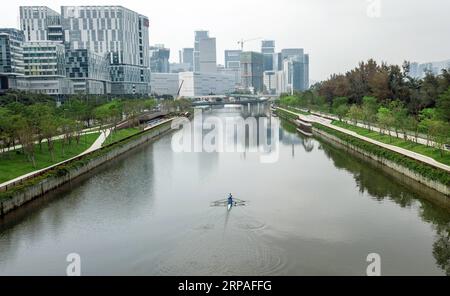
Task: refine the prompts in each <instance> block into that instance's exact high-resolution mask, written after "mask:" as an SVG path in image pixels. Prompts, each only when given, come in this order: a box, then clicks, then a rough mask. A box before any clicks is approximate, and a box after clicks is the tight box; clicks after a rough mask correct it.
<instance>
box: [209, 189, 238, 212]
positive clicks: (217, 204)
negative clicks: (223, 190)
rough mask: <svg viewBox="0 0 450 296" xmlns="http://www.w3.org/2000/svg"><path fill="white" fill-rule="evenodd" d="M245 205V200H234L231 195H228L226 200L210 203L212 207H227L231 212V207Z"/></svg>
mask: <svg viewBox="0 0 450 296" xmlns="http://www.w3.org/2000/svg"><path fill="white" fill-rule="evenodd" d="M246 205H247V202H246V201H245V200H240V199H237V198H234V197H233V195H232V194H231V193H229V194H228V198H225V199H221V200H217V201H213V202H212V203H211V206H212V207H221V206H225V207H227V209H228V210H231V208H232V207H237V206H246Z"/></svg>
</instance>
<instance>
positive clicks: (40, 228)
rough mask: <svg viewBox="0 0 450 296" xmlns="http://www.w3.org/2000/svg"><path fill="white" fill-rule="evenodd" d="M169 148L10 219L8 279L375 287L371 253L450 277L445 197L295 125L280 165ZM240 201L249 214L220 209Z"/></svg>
mask: <svg viewBox="0 0 450 296" xmlns="http://www.w3.org/2000/svg"><path fill="white" fill-rule="evenodd" d="M209 116H219V117H232V118H239V117H240V116H241V113H240V112H239V110H237V109H222V110H217V111H213V112H210V113H209ZM272 121H273V122H276V121H278V119H277V118H272ZM171 138H172V134H169V135H166V136H164V137H162V138H160V139H158V140H157V141H155V142H154V143H149V144H146V145H143V146H141V147H139V148H137V149H135V150H133V151H131V152H130V153H127V154H126V155H124V156H122V157H120V158H118V159H116V160H114V161H112V162H111V163H109V164H107V165H105V166H102V167H100V168H98V169H96V170H95V171H94V172H92V173H91V174H89V175H87V176H85V177H83V178H81V179H80V180H78V181H76V182H73V183H72V184H70V185H67V186H64V187H63V188H61V189H60V190H58V191H56V192H54V193H51V194H48V195H47V196H45V197H43V198H41V199H39V200H36V201H34V202H32V203H30V204H28V205H26V206H25V207H23V208H22V209H19V210H18V211H16V212H13V213H11V214H9V215H7V216H6V217H4V218H2V219H0V275H64V274H65V273H66V267H67V265H68V262H66V256H67V255H68V254H69V253H77V254H79V255H80V258H81V270H82V275H365V274H366V268H367V266H368V264H369V263H368V262H367V261H366V258H367V256H368V254H370V253H377V254H379V255H380V258H381V272H382V274H383V275H445V274H446V272H447V273H450V266H449V265H450V255H449V254H450V243H449V233H450V212H449V211H448V210H446V209H444V208H442V207H440V206H438V205H437V203H436V202H435V201H434V200H435V199H439V198H440V196H438V195H437V193H435V192H428V191H423V190H419V188H420V185H418V184H413V185H414V186H411V183H410V181H408V182H403V181H402V180H401V179H402V178H396V177H395V174H394V175H393V174H392V173H391V172H389V171H386V170H385V169H383V168H380V167H379V165H377V164H375V163H373V162H370V161H368V160H365V159H363V158H361V157H358V156H357V155H352V154H351V153H349V152H348V151H345V150H344V149H343V148H339V147H335V146H333V145H331V144H328V143H326V142H325V141H323V140H322V139H315V138H307V137H304V136H302V135H300V134H298V133H296V132H295V130H293V129H292V127H291V126H289V125H288V124H286V123H283V124H281V127H280V139H281V140H280V145H279V157H278V160H277V161H275V162H272V163H262V162H261V158H260V155H259V154H260V153H251V152H248V153H245V152H244V153H243V152H234V153H231V152H224V153H207V152H198V153H194V152H193V153H177V152H175V151H173V149H172V146H171ZM229 192H231V193H233V195H234V196H235V197H236V198H239V199H243V200H246V201H248V203H247V205H245V206H241V207H235V208H233V209H232V210H231V211H229V212H228V211H227V210H226V208H225V207H211V206H210V204H211V202H212V201H214V200H218V199H221V198H226V196H227V194H228V193H229Z"/></svg>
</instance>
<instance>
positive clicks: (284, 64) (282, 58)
mask: <svg viewBox="0 0 450 296" xmlns="http://www.w3.org/2000/svg"><path fill="white" fill-rule="evenodd" d="M273 56H274V59H273V60H274V68H275V70H276V71H278V72H277V79H278V82H277V85H278V87H277V93H278V94H280V93H283V92H286V93H292V92H294V91H304V90H306V89H308V88H309V55H308V54H305V53H304V50H303V48H288V49H283V50H281V53H276V54H274V55H273Z"/></svg>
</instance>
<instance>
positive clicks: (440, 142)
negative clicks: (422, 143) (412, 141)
mask: <svg viewBox="0 0 450 296" xmlns="http://www.w3.org/2000/svg"><path fill="white" fill-rule="evenodd" d="M429 133H430V136H431V138H432V139H433V141H434V143H435V147H436V148H437V149H439V151H440V154H441V157H443V156H444V152H445V146H444V145H445V144H447V143H449V140H450V125H449V123H448V122H445V121H442V120H432V121H431V122H430V128H429Z"/></svg>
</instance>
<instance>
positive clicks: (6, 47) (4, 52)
mask: <svg viewBox="0 0 450 296" xmlns="http://www.w3.org/2000/svg"><path fill="white" fill-rule="evenodd" d="M23 42H24V35H23V32H22V31H19V30H17V29H0V74H1V75H7V76H17V75H24V64H23Z"/></svg>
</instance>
